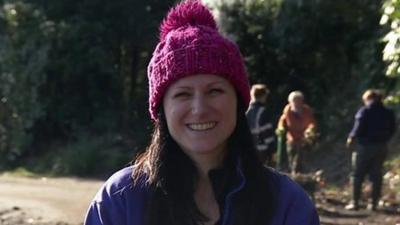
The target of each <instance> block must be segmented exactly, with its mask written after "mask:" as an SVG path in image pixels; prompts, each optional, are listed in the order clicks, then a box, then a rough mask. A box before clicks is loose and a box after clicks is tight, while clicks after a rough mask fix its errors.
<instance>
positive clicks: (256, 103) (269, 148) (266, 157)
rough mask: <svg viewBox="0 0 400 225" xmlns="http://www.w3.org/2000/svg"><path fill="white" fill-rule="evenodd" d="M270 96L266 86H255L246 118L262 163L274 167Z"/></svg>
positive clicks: (273, 137) (273, 138)
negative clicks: (268, 100) (269, 107)
mask: <svg viewBox="0 0 400 225" xmlns="http://www.w3.org/2000/svg"><path fill="white" fill-rule="evenodd" d="M268 95H269V90H268V88H267V86H266V85H264V84H254V85H253V86H252V87H251V90H250V96H251V101H250V106H249V109H248V110H247V112H246V117H247V122H248V123H249V126H250V130H251V134H252V135H253V139H254V143H255V145H256V149H257V153H258V155H259V157H260V159H261V162H262V163H264V164H266V165H268V166H273V158H274V157H273V156H274V153H275V151H276V144H275V143H276V141H275V133H274V130H275V129H274V127H273V124H272V122H271V113H270V111H269V109H268V107H267V106H266V105H267V99H268Z"/></svg>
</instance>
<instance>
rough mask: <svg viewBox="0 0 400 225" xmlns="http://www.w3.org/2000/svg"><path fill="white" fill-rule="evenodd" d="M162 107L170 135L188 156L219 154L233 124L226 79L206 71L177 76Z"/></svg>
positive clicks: (232, 91)
mask: <svg viewBox="0 0 400 225" xmlns="http://www.w3.org/2000/svg"><path fill="white" fill-rule="evenodd" d="M163 107H164V112H165V116H166V120H167V125H168V130H169V132H170V134H171V136H172V138H173V139H174V140H175V141H176V142H177V143H178V145H179V146H180V147H181V148H182V150H183V151H184V152H185V153H186V154H187V155H188V156H189V157H190V158H192V159H193V160H196V158H199V157H202V158H204V157H211V158H212V157H221V156H223V154H224V153H225V149H226V143H227V139H228V138H229V136H230V135H231V134H232V133H233V130H234V129H235V126H236V108H237V97H236V92H235V89H234V88H233V86H232V85H231V84H230V83H229V81H227V80H226V79H224V78H222V77H220V76H215V75H209V74H198V75H194V76H188V77H185V78H181V79H179V80H178V81H176V82H175V83H173V84H172V85H171V86H170V87H169V88H168V90H167V92H166V94H165V96H164V99H163Z"/></svg>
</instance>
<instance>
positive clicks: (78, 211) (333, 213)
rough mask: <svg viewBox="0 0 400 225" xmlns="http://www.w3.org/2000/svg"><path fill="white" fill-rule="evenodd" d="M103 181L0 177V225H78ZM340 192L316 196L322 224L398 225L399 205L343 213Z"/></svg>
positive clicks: (399, 219)
mask: <svg viewBox="0 0 400 225" xmlns="http://www.w3.org/2000/svg"><path fill="white" fill-rule="evenodd" d="M102 183H103V181H96V180H83V179H75V178H21V177H13V176H9V175H0V225H31V224H34V225H80V224H82V221H83V218H84V215H85V212H86V209H87V207H88V205H89V202H90V200H91V199H92V198H93V196H94V194H95V193H96V191H97V190H98V188H99V187H100V186H101V184H102ZM340 194H341V193H333V192H329V193H328V192H325V191H319V192H317V193H316V194H315V202H316V206H317V208H318V211H319V214H320V218H321V225H400V208H399V206H398V205H397V206H391V207H382V208H381V209H380V210H379V211H377V212H370V211H368V210H365V209H362V210H359V211H356V212H354V211H347V210H344V209H343V208H344V205H345V204H346V202H345V201H344V200H343V198H342V197H341V196H340Z"/></svg>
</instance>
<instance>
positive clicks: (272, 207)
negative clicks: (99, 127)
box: [85, 0, 319, 225]
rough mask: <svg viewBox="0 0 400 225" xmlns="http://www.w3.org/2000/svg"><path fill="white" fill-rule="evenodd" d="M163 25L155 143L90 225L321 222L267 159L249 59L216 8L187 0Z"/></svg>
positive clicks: (155, 82) (117, 183)
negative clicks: (254, 120) (253, 114)
mask: <svg viewBox="0 0 400 225" xmlns="http://www.w3.org/2000/svg"><path fill="white" fill-rule="evenodd" d="M160 30H161V35H160V42H159V44H158V45H157V47H156V50H155V51H154V53H153V56H152V59H151V61H150V63H149V66H148V78H149V111H150V115H151V119H152V121H153V123H154V132H153V136H152V140H151V143H150V144H149V146H148V147H147V149H146V151H144V152H143V153H142V154H141V155H139V156H138V157H137V158H136V159H135V160H134V162H133V165H132V166H129V167H126V168H124V169H122V170H120V171H118V172H116V173H115V174H114V175H112V176H111V177H110V178H109V179H108V180H107V181H106V182H105V184H104V185H103V187H101V188H100V190H99V192H98V193H97V195H96V196H95V198H94V199H93V201H92V203H91V204H90V207H89V210H88V212H87V215H86V219H85V225H197V224H202V225H222V224H223V225H228V224H229V225H267V224H268V225H318V224H319V219H318V215H317V212H316V209H315V207H314V206H313V204H312V202H311V200H310V199H309V197H308V196H307V195H306V194H305V192H304V191H303V190H302V189H301V187H299V186H298V185H297V184H296V183H295V182H293V181H292V180H290V179H289V178H288V177H287V176H284V175H281V174H279V173H277V172H275V171H273V170H272V169H269V168H267V167H264V166H263V165H262V163H261V162H260V161H259V160H258V158H257V154H256V149H255V146H254V143H253V139H252V135H251V133H250V129H249V127H248V124H247V120H246V115H245V111H246V109H247V107H248V104H249V99H250V96H249V92H250V90H249V82H248V79H247V74H246V69H245V66H244V61H243V58H242V56H241V54H240V51H239V49H238V47H237V46H236V44H234V43H233V42H232V41H230V40H228V39H227V38H225V37H223V36H222V35H221V34H220V33H219V31H218V29H217V26H216V23H215V21H214V19H213V17H212V15H211V13H210V11H209V10H208V9H207V8H206V7H205V6H204V5H202V4H201V3H200V1H193V0H191V1H185V2H181V3H179V4H178V5H177V6H176V7H174V8H172V9H171V11H170V12H169V13H168V15H167V17H166V18H165V19H164V21H163V23H162V25H161V28H160Z"/></svg>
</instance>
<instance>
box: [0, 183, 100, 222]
mask: <svg viewBox="0 0 400 225" xmlns="http://www.w3.org/2000/svg"><path fill="white" fill-rule="evenodd" d="M102 183H103V181H95V180H82V179H74V178H21V177H12V176H9V175H0V225H8V224H10V225H11V224H12V225H23V224H46V225H47V224H49V225H50V224H59V225H61V224H70V225H76V224H81V223H82V221H83V218H84V215H85V212H86V209H87V207H88V205H89V203H90V200H91V199H92V198H93V196H94V195H95V193H96V191H97V190H98V188H99V187H100V186H101V184H102ZM59 221H60V222H59Z"/></svg>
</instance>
